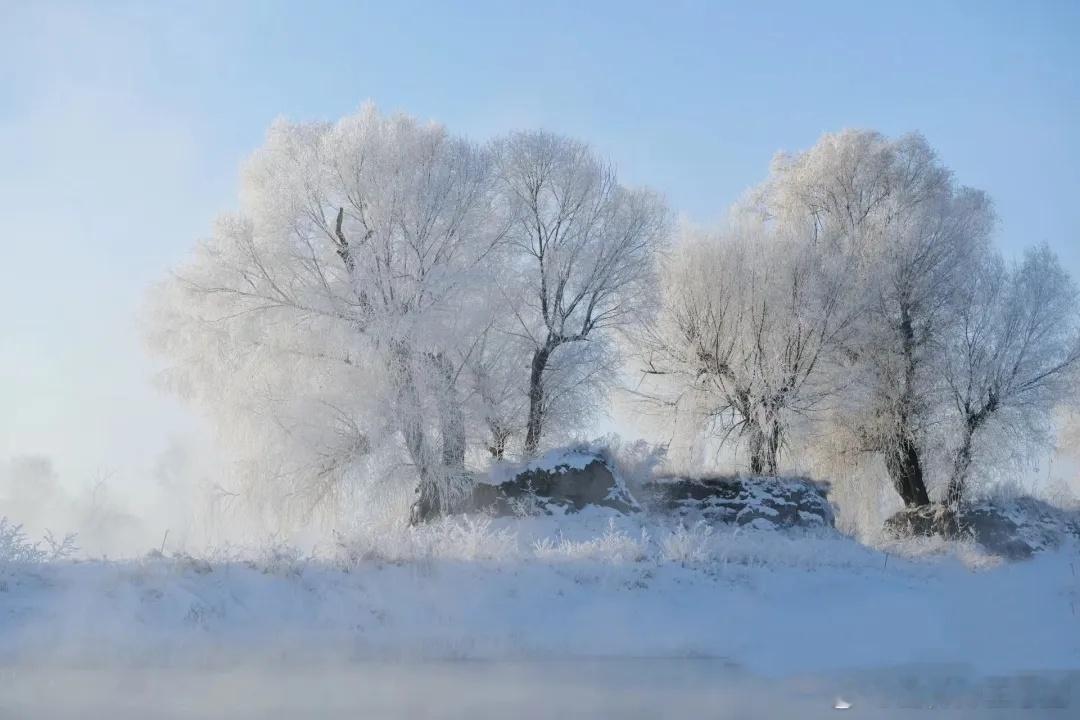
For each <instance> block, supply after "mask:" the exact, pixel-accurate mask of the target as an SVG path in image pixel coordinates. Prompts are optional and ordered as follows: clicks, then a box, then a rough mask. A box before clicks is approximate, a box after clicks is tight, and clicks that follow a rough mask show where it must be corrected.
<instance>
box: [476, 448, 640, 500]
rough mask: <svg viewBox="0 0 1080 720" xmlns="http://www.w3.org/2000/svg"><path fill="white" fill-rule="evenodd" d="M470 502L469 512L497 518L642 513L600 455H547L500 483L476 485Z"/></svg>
mask: <svg viewBox="0 0 1080 720" xmlns="http://www.w3.org/2000/svg"><path fill="white" fill-rule="evenodd" d="M469 500H470V501H469V503H468V504H469V507H468V508H467V509H469V510H484V511H487V512H492V513H494V514H496V515H530V514H548V515H550V514H552V512H553V509H554V508H561V509H562V510H563V511H564V512H578V511H580V510H583V509H585V508H586V507H588V506H590V505H596V506H600V507H609V508H613V509H615V510H618V511H619V512H623V513H629V512H634V511H637V510H639V509H640V506H639V505H638V503H637V501H636V500H635V499H634V498H633V496H632V495H631V494H630V492H629V491H628V490H627V489H626V487H625V486H624V485H623V484H622V482H621V481H619V479H618V478H617V477H616V475H615V473H614V472H613V471H612V469H611V466H610V464H609V462H608V461H607V460H606V459H605V458H604V457H603V456H601V455H599V454H596V453H582V452H573V453H565V454H563V455H562V456H561V457H560V456H555V457H551V456H546V461H544V462H540V463H538V464H534V465H529V466H526V467H525V468H523V469H521V470H519V471H518V472H517V473H515V474H514V475H513V477H511V478H510V479H509V480H506V481H504V482H501V483H499V484H490V483H477V484H476V485H475V486H474V487H473V491H472V495H471V497H470V499H469Z"/></svg>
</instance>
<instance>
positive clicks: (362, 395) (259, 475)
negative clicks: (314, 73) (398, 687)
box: [149, 106, 505, 520]
mask: <svg viewBox="0 0 1080 720" xmlns="http://www.w3.org/2000/svg"><path fill="white" fill-rule="evenodd" d="M492 179H493V176H492V173H491V162H490V155H489V153H488V152H486V151H485V150H483V149H481V148H478V147H476V146H474V145H472V144H470V143H469V142H466V141H464V140H461V139H458V138H455V137H453V136H451V135H449V134H448V133H447V132H446V131H445V130H444V129H443V128H442V127H440V126H437V125H433V124H427V125H425V124H421V123H418V122H417V121H415V120H413V119H411V118H408V117H405V116H400V115H398V116H385V115H382V114H380V113H379V112H378V111H377V110H376V109H375V108H374V107H371V106H366V107H365V108H364V109H362V110H361V111H360V112H359V113H358V114H356V115H353V116H349V117H346V118H344V119H342V120H341V121H339V122H337V123H334V124H327V123H305V124H293V123H288V122H284V121H279V122H276V123H275V124H274V125H273V127H272V128H271V130H270V132H269V135H268V137H267V140H266V144H265V145H264V146H263V147H262V148H260V149H259V150H258V151H257V152H256V153H255V156H254V157H253V158H252V160H251V162H250V163H249V166H248V168H247V170H246V172H245V174H244V178H243V187H242V193H241V199H242V205H241V209H240V211H239V212H237V213H232V214H226V215H224V216H222V217H221V218H220V219H219V221H218V223H217V226H216V228H215V231H214V233H213V235H212V236H211V237H210V238H209V239H208V240H207V241H206V242H204V243H202V244H201V245H200V246H199V248H198V249H197V250H196V252H195V254H194V256H193V257H192V258H191V259H190V260H189V261H188V262H187V263H186V264H185V265H184V266H182V267H181V268H179V269H178V270H177V271H176V273H175V275H174V277H173V278H172V279H170V280H169V281H167V282H166V283H164V284H163V285H162V286H161V287H160V288H159V289H158V291H157V292H156V297H155V301H154V302H153V308H154V311H153V312H152V314H151V315H150V318H149V321H150V322H149V335H150V338H151V342H152V345H153V346H154V347H155V348H157V349H158V350H159V351H160V352H161V353H162V354H163V355H164V357H165V358H166V359H167V360H168V361H169V362H170V366H171V367H170V370H169V377H170V379H171V381H172V383H173V384H174V386H175V387H177V388H178V389H180V390H182V391H183V392H184V393H186V394H187V395H189V396H190V397H192V398H193V399H195V400H196V401H197V402H199V403H200V404H201V405H202V406H203V407H205V408H206V409H208V410H209V411H210V412H211V413H212V414H213V415H214V416H215V417H216V418H218V420H219V421H220V423H221V426H222V427H223V428H224V429H227V430H229V431H230V432H231V435H232V437H233V439H234V440H236V441H237V442H236V446H237V447H240V448H243V451H244V452H243V453H242V454H241V456H240V459H241V460H242V462H241V468H242V469H243V470H244V471H246V473H247V476H248V477H249V478H250V479H251V480H252V482H253V484H255V485H257V486H259V487H263V488H265V487H267V486H273V488H274V489H276V490H279V491H280V492H278V493H277V494H278V495H279V496H286V497H290V498H292V499H294V500H302V501H303V508H304V509H306V510H310V509H314V508H316V507H319V506H320V505H321V504H322V503H323V502H324V501H326V500H328V499H332V498H333V497H335V496H338V495H340V494H341V493H343V492H346V491H347V490H348V487H349V485H350V483H349V482H348V480H349V479H350V477H353V476H354V475H356V474H357V473H358V471H366V472H368V473H371V472H372V470H373V468H372V466H371V463H374V462H379V463H381V465H380V468H379V470H380V474H382V473H390V474H393V473H396V472H397V469H396V468H397V467H398V466H399V465H400V464H401V463H402V461H404V463H405V464H406V465H407V466H408V467H409V468H411V475H412V478H413V480H412V481H413V482H414V483H415V486H416V488H417V493H418V495H417V500H416V503H415V504H414V506H413V517H414V520H421V519H424V518H426V517H429V516H431V515H433V514H435V513H438V512H439V511H440V509H441V508H442V507H444V505H445V502H446V499H447V494H448V493H449V492H450V490H451V489H452V487H453V486H454V484H455V481H456V480H457V479H460V478H461V477H462V472H463V468H464V460H465V452H466V436H467V431H466V422H467V419H466V418H465V417H464V412H465V409H466V408H467V407H468V406H467V403H465V402H464V401H463V394H465V393H467V392H468V388H466V387H465V386H464V385H465V383H464V382H463V381H462V379H461V376H462V371H463V367H464V366H465V364H466V363H467V362H468V360H469V358H470V357H471V356H472V353H473V352H474V351H475V349H476V347H477V346H478V345H479V344H480V343H481V338H482V336H483V333H484V331H485V330H486V329H487V328H488V327H490V325H491V321H490V318H489V317H488V315H487V311H486V310H485V308H486V304H485V303H484V302H482V300H483V288H485V287H486V286H487V285H488V284H489V282H488V273H489V269H490V268H491V267H493V266H498V265H499V264H500V263H499V261H498V260H497V258H496V255H497V254H498V252H499V250H500V243H501V240H502V237H503V230H504V229H505V228H504V227H503V226H502V224H501V221H500V220H499V215H498V213H496V212H495V194H494V191H493V184H492ZM275 481H277V482H275Z"/></svg>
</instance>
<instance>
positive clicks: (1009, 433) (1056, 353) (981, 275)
mask: <svg viewBox="0 0 1080 720" xmlns="http://www.w3.org/2000/svg"><path fill="white" fill-rule="evenodd" d="M946 358H947V361H946V364H945V370H946V372H945V377H946V380H947V382H948V388H949V394H950V396H951V399H952V403H953V405H954V411H955V413H954V414H955V417H954V419H953V425H954V426H955V427H956V428H957V430H956V432H957V437H956V440H955V450H954V454H953V463H952V468H951V472H950V476H949V481H948V485H947V490H946V498H945V500H946V503H947V504H948V505H949V507H950V508H951V509H953V510H956V509H958V507H959V506H960V504H961V503H962V502H963V500H964V497H965V490H966V487H967V484H968V475H969V470H970V468H971V466H972V462H973V460H974V459H975V458H976V456H977V451H978V450H979V441H980V440H982V439H988V440H992V442H993V444H994V445H995V446H996V447H998V448H1000V447H1003V446H1004V447H1015V446H1016V444H1017V442H1018V441H1021V442H1023V441H1025V440H1028V439H1030V438H1031V437H1032V436H1035V437H1036V438H1040V437H1041V438H1045V437H1048V436H1049V433H1050V430H1051V427H1052V425H1053V421H1054V416H1053V413H1054V411H1055V410H1056V409H1058V408H1060V407H1061V406H1062V405H1063V404H1065V403H1074V402H1075V401H1076V399H1077V388H1076V385H1077V381H1078V380H1080V378H1078V377H1077V371H1078V369H1080V306H1078V304H1077V292H1076V288H1075V286H1074V285H1073V283H1072V281H1071V279H1070V278H1069V276H1068V274H1067V273H1066V272H1065V270H1064V269H1063V268H1062V267H1061V265H1060V263H1059V262H1058V259H1057V257H1056V256H1055V255H1054V254H1053V253H1052V252H1051V251H1050V250H1049V248H1047V247H1041V248H1038V249H1034V250H1029V251H1028V252H1027V253H1026V254H1025V256H1024V258H1023V261H1022V262H1020V263H1018V264H1016V265H1014V266H1011V267H1010V266H1008V265H1007V264H1006V263H1005V262H1004V261H1003V260H1002V259H1001V258H1000V256H999V255H997V254H996V253H991V254H988V255H987V256H986V258H985V259H984V261H983V262H982V264H981V266H980V267H978V268H977V270H976V271H975V272H973V273H971V274H970V275H969V276H967V277H966V278H964V279H963V282H962V287H961V292H960V293H959V294H958V296H957V298H956V302H955V304H954V317H953V332H952V333H951V334H950V337H949V340H948V347H947V355H946Z"/></svg>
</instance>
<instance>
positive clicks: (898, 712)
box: [0, 658, 1080, 720]
mask: <svg viewBox="0 0 1080 720" xmlns="http://www.w3.org/2000/svg"><path fill="white" fill-rule="evenodd" d="M0 682H2V683H3V684H4V686H5V687H6V688H9V690H8V691H6V692H5V693H4V694H3V696H0V715H3V716H5V717H7V716H10V717H34V718H41V719H42V720H44V719H46V718H57V719H58V720H59V719H61V718H84V717H100V718H109V719H110V720H129V719H130V720H141V719H142V718H145V717H151V716H152V717H157V718H208V719H209V718H265V719H267V720H293V719H294V718H307V717H319V718H386V719H387V720H406V719H413V718H462V719H463V720H504V719H505V718H507V717H510V716H512V717H515V718H523V719H526V720H533V719H536V720H544V719H547V718H626V719H628V720H630V719H635V718H661V717H663V718H670V717H688V718H693V717H700V718H739V719H740V720H742V719H751V718H777V717H793V718H794V717H797V718H807V719H813V718H835V717H838V715H837V710H838V709H844V710H850V711H851V713H852V714H851V716H852V717H880V718H894V717H895V718H909V717H919V716H923V715H924V714H925V713H933V714H934V716H935V717H943V718H957V719H959V718H980V717H986V716H987V715H988V714H991V715H993V716H997V715H1001V716H1002V717H1005V716H1007V715H1009V714H1010V713H1022V714H1023V716H1024V717H1032V718H1042V717H1046V718H1063V717H1068V716H1069V715H1068V713H1069V711H1070V708H1072V707H1075V703H1076V702H1077V701H1080V674H1078V673H1060V672H1058V673H1041V674H1027V675H1017V676H997V677H992V678H988V677H981V676H977V675H974V674H972V673H971V672H970V671H967V670H965V669H964V668H962V667H949V666H946V667H938V666H902V667H895V668H881V669H862V670H859V671H854V672H847V673H832V674H827V675H825V674H806V675H799V676H787V677H766V676H760V675H754V674H751V673H748V672H746V671H744V670H742V669H740V668H739V667H738V666H737V665H733V664H731V663H730V662H727V661H725V660H721V659H706V658H701V659H685V658H683V659H680V658H654V659H648V658H641V659H577V660H534V661H507V662H488V661H443V662H409V661H387V662H378V663H374V662H359V663H351V664H348V663H346V664H334V665H331V666H326V665H320V664H318V663H315V664H292V663H290V662H289V661H288V660H287V659H282V660H275V661H270V662H251V663H240V664H232V665H230V666H228V667H220V666H215V665H212V664H211V665H207V666H205V667H200V666H182V667H171V668H160V667H157V668H155V667H151V668H146V667H137V668H132V667H115V668H110V667H104V668H102V667H93V668H89V667H82V668H56V667H49V666H36V667H35V666H29V667H20V668H15V669H10V668H0ZM841 716H843V715H841ZM1013 716H1015V715H1013Z"/></svg>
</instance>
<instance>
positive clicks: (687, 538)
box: [660, 521, 715, 565]
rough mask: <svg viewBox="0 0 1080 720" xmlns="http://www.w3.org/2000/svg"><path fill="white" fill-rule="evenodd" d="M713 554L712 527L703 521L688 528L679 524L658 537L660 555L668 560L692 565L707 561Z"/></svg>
mask: <svg viewBox="0 0 1080 720" xmlns="http://www.w3.org/2000/svg"><path fill="white" fill-rule="evenodd" d="M714 554H715V551H714V548H713V527H712V525H708V524H706V523H705V522H704V521H699V522H697V523H694V524H693V525H691V526H690V527H689V528H688V527H686V525H684V524H680V525H679V526H678V527H677V528H675V529H674V530H673V531H671V532H669V533H668V534H667V535H664V536H663V537H661V538H660V555H661V557H663V559H664V560H667V561H668V562H674V563H679V564H680V565H694V564H698V563H703V562H707V561H708V560H710V559H712V557H713V556H714Z"/></svg>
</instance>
